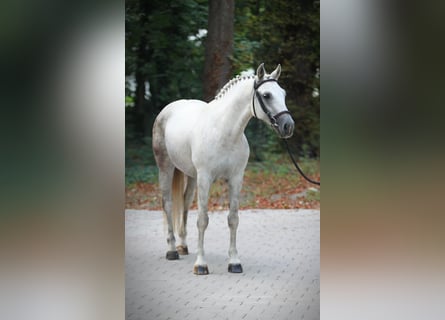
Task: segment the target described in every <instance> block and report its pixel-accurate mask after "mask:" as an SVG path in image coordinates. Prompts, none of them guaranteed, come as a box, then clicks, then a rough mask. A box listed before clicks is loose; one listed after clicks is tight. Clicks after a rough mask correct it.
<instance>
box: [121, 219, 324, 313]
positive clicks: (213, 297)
mask: <svg viewBox="0 0 445 320" xmlns="http://www.w3.org/2000/svg"><path fill="white" fill-rule="evenodd" d="M209 217H210V222H209V226H208V227H207V230H206V233H205V240H204V248H205V252H206V259H207V262H208V264H209V271H210V274H209V275H205V276H196V275H194V274H193V272H192V270H193V263H194V261H195V258H196V244H197V238H198V231H197V228H196V219H197V213H196V211H191V212H190V213H189V219H188V227H187V231H188V246H189V252H190V254H189V255H188V256H180V260H176V261H167V260H166V259H165V252H166V247H167V246H166V237H165V234H164V226H163V217H162V212H160V211H146V210H126V212H125V267H126V271H125V272H126V298H125V301H126V319H127V320H136V319H146V320H151V319H172V320H173V319H193V320H199V319H230V320H233V319H246V320H250V319H306V320H310V319H319V318H320V212H319V211H318V210H246V211H240V223H239V227H238V237H237V248H238V253H239V256H240V258H241V262H242V264H243V269H244V272H243V273H241V274H231V273H228V272H227V264H228V248H229V228H228V225H227V212H211V213H209Z"/></svg>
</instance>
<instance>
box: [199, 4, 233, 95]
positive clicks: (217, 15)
mask: <svg viewBox="0 0 445 320" xmlns="http://www.w3.org/2000/svg"><path fill="white" fill-rule="evenodd" d="M234 12H235V6H234V0H210V1H209V20H208V21H209V22H208V30H207V40H206V48H205V64H204V79H203V80H204V85H203V88H204V97H203V99H204V100H205V101H210V100H212V99H213V98H214V96H215V94H216V92H217V91H218V89H220V88H221V87H222V86H223V85H224V84H226V82H227V81H229V80H230V78H231V76H232V61H231V58H230V57H231V55H232V52H233V24H234Z"/></svg>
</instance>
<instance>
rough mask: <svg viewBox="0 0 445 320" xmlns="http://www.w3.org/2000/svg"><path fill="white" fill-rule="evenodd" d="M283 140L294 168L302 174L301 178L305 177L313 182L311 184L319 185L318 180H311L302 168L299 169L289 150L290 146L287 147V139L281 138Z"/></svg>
mask: <svg viewBox="0 0 445 320" xmlns="http://www.w3.org/2000/svg"><path fill="white" fill-rule="evenodd" d="M283 140H284V143H285V145H286V149H287V153H289V156H290V158H291V160H292V162H293V163H294V165H295V168H297V170H298V172H299V173H300V174H301V175H302V176H303V178H305V179H306V180H307V181H309V182H310V183H313V184H316V185H320V181H315V180H312V179H311V178H308V177H307V176H306V175H305V174H304V172H303V170H301V169H300V167H299V166H298V163H297V161H295V159H294V156H293V155H292V153H291V152H290V148H289V144H288V143H287V139H283Z"/></svg>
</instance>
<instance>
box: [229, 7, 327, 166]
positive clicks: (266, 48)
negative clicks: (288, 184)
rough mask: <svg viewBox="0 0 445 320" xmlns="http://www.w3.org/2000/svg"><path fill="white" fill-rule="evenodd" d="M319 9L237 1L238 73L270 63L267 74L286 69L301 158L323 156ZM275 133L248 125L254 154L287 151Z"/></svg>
mask: <svg viewBox="0 0 445 320" xmlns="http://www.w3.org/2000/svg"><path fill="white" fill-rule="evenodd" d="M319 14H320V9H319V2H314V1H298V2H295V1H287V0H276V1H273V2H270V1H253V0H244V1H237V6H236V21H235V47H236V49H235V54H237V57H236V58H235V59H234V66H235V70H236V71H240V70H245V69H247V68H254V69H255V68H256V67H257V66H258V65H259V64H260V63H261V62H265V64H266V69H267V70H268V71H270V70H273V68H275V64H276V63H280V64H281V66H282V70H283V71H282V75H281V78H280V83H281V84H282V86H283V87H284V89H286V91H287V98H286V103H287V106H288V108H289V110H290V111H291V113H292V114H293V116H294V119H295V125H296V128H295V134H294V137H293V138H292V139H291V142H290V143H291V145H293V146H294V147H295V148H296V149H297V153H298V154H299V155H301V156H310V157H318V156H319V155H320V142H319V141H320V98H319V96H316V97H313V95H312V94H313V92H314V90H315V89H317V90H318V92H319V88H320V79H319V68H320V49H319V47H320V38H319V33H320V18H319ZM271 132H272V131H269V132H265V131H263V130H260V129H259V127H258V126H256V125H251V124H249V126H248V129H247V135H248V136H250V137H251V138H253V139H251V140H250V141H251V146H252V153H253V155H254V158H255V159H257V160H259V159H261V158H262V157H263V154H264V153H268V152H278V151H279V150H282V148H281V146H280V143H279V142H278V139H277V138H276V136H274V135H273V134H271Z"/></svg>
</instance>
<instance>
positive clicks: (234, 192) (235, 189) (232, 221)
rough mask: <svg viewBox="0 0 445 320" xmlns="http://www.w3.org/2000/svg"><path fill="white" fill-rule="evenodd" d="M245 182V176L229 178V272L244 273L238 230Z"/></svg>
mask: <svg viewBox="0 0 445 320" xmlns="http://www.w3.org/2000/svg"><path fill="white" fill-rule="evenodd" d="M242 183H243V177H242V176H241V177H236V178H232V179H230V180H229V198H230V211H229V216H228V219H227V220H228V223H229V228H230V247H229V267H228V270H229V272H232V273H242V272H243V267H242V266H241V261H240V259H239V257H238V251H237V250H236V231H237V229H238V223H239V217H238V207H239V194H240V191H241V186H242Z"/></svg>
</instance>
